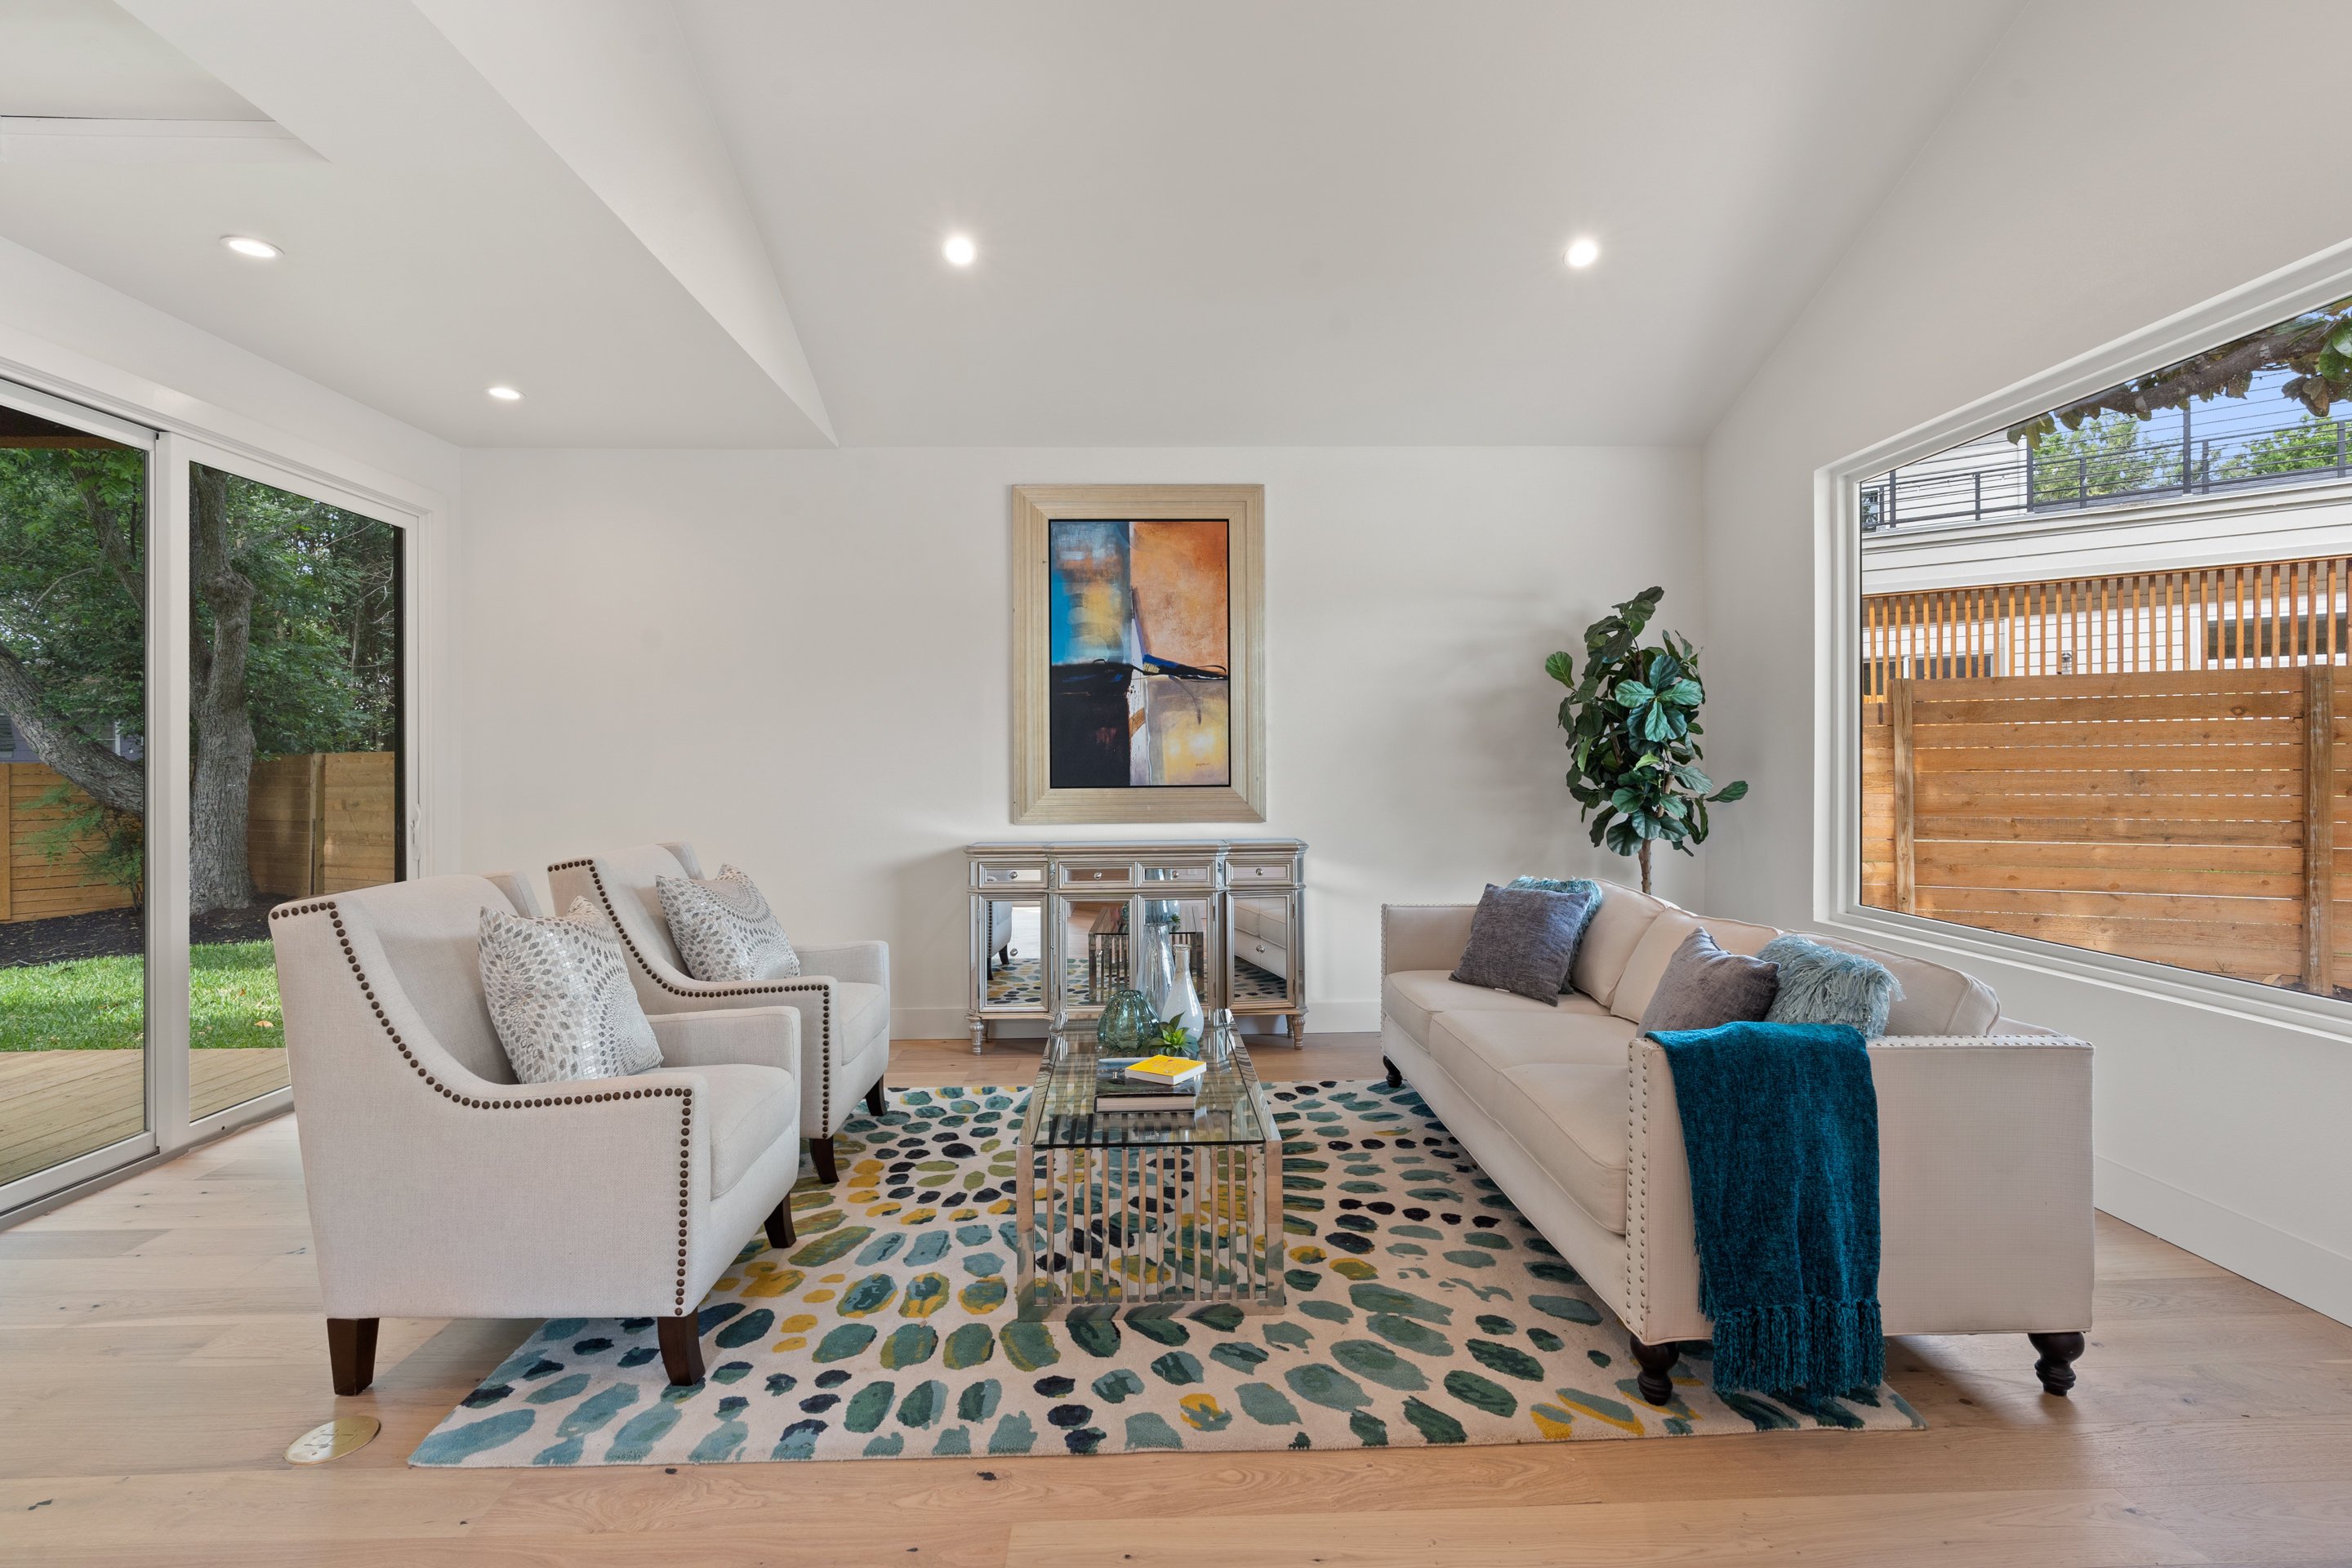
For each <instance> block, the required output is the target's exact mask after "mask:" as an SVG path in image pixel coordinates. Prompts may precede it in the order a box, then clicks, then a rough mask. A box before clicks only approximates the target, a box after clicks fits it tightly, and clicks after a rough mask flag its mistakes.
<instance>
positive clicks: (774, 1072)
mask: <svg viewBox="0 0 2352 1568" xmlns="http://www.w3.org/2000/svg"><path fill="white" fill-rule="evenodd" d="M693 1070H694V1071H695V1072H696V1073H698V1074H699V1075H700V1076H701V1078H702V1079H703V1081H704V1082H706V1083H708V1084H709V1086H710V1109H709V1116H710V1195H711V1196H712V1197H717V1196H719V1194H722V1193H724V1192H726V1191H727V1190H728V1189H729V1188H730V1187H732V1186H733V1185H734V1184H736V1183H737V1182H740V1181H741V1180H742V1179H743V1173H744V1172H746V1171H748V1170H750V1169H751V1166H752V1164H753V1163H755V1162H757V1161H758V1159H759V1158H760V1156H761V1155H762V1154H764V1153H766V1152H768V1151H769V1149H771V1148H772V1147H773V1146H774V1144H775V1142H776V1140H777V1139H779V1138H781V1137H782V1136H783V1135H784V1132H785V1130H786V1129H788V1128H790V1127H791V1126H792V1124H793V1118H794V1117H795V1116H797V1115H799V1114H800V1109H801V1088H800V1085H799V1084H797V1083H795V1082H793V1075H792V1074H790V1073H788V1072H786V1071H784V1069H783V1068H769V1067H757V1066H754V1065H752V1064H751V1063H748V1062H729V1063H723V1064H720V1065H719V1066H715V1067H703V1068H694V1069H693Z"/></svg>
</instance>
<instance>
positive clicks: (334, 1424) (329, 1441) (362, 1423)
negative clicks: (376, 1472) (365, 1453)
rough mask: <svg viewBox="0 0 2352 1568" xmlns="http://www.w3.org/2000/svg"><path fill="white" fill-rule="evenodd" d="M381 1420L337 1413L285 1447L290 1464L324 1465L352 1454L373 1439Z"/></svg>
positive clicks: (378, 1429) (366, 1416) (367, 1416)
mask: <svg viewBox="0 0 2352 1568" xmlns="http://www.w3.org/2000/svg"><path fill="white" fill-rule="evenodd" d="M381 1431H383V1422H381V1421H378V1420H377V1419H376V1418H375V1417H374V1416H373V1415H339V1416H337V1417H336V1418H335V1419H333V1420H332V1421H328V1422H324V1423H321V1424H320V1425H319V1426H313V1427H311V1428H310V1430H309V1431H308V1432H305V1433H303V1434H302V1435H301V1436H299V1437H297V1438H295V1439H294V1441H293V1442H291V1443H289V1444H288V1445H287V1446H286V1462H287V1463H288V1464H289V1465H323V1464H325V1463H326V1462H327V1461H328V1460H329V1459H340V1458H342V1457H343V1456H344V1455H345V1454H355V1453H357V1452H359V1451H360V1450H361V1449H362V1448H364V1447H367V1446H368V1445H369V1444H370V1443H373V1442H374V1441H375V1435H376V1434H377V1433H378V1432H381Z"/></svg>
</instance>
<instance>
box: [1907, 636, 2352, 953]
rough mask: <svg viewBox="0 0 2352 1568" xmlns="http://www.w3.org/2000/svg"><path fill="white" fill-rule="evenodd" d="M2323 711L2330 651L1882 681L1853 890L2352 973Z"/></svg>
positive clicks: (2059, 928)
mask: <svg viewBox="0 0 2352 1568" xmlns="http://www.w3.org/2000/svg"><path fill="white" fill-rule="evenodd" d="M2339 714H2347V715H2352V670H2347V669H2345V668H2340V667H2334V666H2331V665H2327V664H2313V665H2309V666H2305V667H2304V668H2293V667H2283V668H2197V669H2182V670H2178V671H2171V672H2162V673H2137V674H2119V675H2087V676H2086V675H2067V676H1991V677H1969V678H1955V679H1931V680H1918V679H1910V678H1908V677H1906V676H1903V675H1900V674H1895V675H1890V676H1889V678H1888V680H1887V685H1886V690H1885V696H1884V698H1883V699H1881V700H1875V701H1869V702H1865V704H1864V715H1863V728H1862V737H1863V746H1862V765H1863V786H1864V821H1863V856H1862V862H1863V866H1862V880H1863V889H1862V891H1863V899H1864V902H1866V903H1870V904H1873V905H1875V906H1877V907H1879V908H1884V909H1897V910H1907V911H1909V912H1913V913H1917V914H1921V915H1929V916H1933V917H1935V918H1937V919H1941V920H1948V921H1956V922H1958V923H1960V924H1963V925H1969V926H1974V927H1977V928H1979V929H1982V930H1990V931H2010V932H2012V933H2015V934H2017V935H2021V936H2032V937H2040V938H2043V939H2045V940H2048V941H2052V942H2066V943H2069V944H2072V945H2074V946H2077V947H2086V948H2091V949H2094V950H2095V951H2097V952H2112V953H2118V954H2122V955H2125V956H2127V957H2132V958H2142V959H2148V960H2152V961H2155V962H2158V963H2173V964H2179V965H2180V966H2182V967H2184V968H2188V969H2194V970H2199V971H2201V972H2204V973H2220V974H2228V975H2234V976H2237V977H2240V978H2242V979H2249V980H2259V981H2264V982H2268V983H2270V984H2288V985H2299V986H2302V987H2304V988H2305V989H2309V990H2316V991H2322V992H2332V991H2333V990H2334V989H2335V984H2336V975H2337V974H2339V973H2341V974H2343V975H2345V976H2346V977H2347V979H2352V952H2346V951H2345V949H2347V948H2352V909H2347V908H2343V907H2340V904H2339V900H2337V898H2336V889H2337V888H2338V886H2339V885H2340V886H2342V887H2343V888H2344V889H2345V890H2346V891H2347V894H2352V858H2347V857H2352V821H2347V820H2346V819H2347V817H2352V810H2347V796H2346V791H2345V788H2344V782H2345V781H2346V779H2347V777H2352V773H2347V769H2352V718H2339V717H2337V715H2339ZM2338 843H2342V844H2344V845H2346V846H2347V849H2346V850H2345V851H2338V850H2337V849H2336V845H2337V844H2338ZM2339 861H2341V862H2342V864H2341V868H2342V869H2343V870H2344V871H2345V872H2346V877H2345V878H2344V879H2342V881H2341V882H2340V884H2339V879H2337V877H2336V871H2337V869H2338V868H2339ZM2339 933H2343V934H2342V935H2341V936H2339Z"/></svg>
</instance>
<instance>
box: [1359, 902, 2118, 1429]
mask: <svg viewBox="0 0 2352 1568" xmlns="http://www.w3.org/2000/svg"><path fill="white" fill-rule="evenodd" d="M1601 888H1602V892H1603V898H1602V900H1601V908H1600V910H1598V911H1597V912H1596V913H1595V914H1594V916H1593V919H1592V924H1591V927H1590V928H1589V929H1588V930H1587V931H1586V933H1585V936H1584V940H1583V942H1582V944H1581V945H1580V947H1579V948H1578V950H1577V954H1576V962H1575V965H1574V968H1573V970H1572V971H1571V973H1570V984H1572V985H1573V986H1574V988H1575V989H1574V990H1573V991H1572V992H1570V993H1567V994H1562V995H1561V997H1560V999H1559V1005H1558V1006H1557V1007H1551V1006H1546V1005H1543V1004H1542V1003H1539V1002H1532V1001H1529V1000H1528V999H1527V998H1525V997H1521V996H1514V995H1511V994H1507V993H1505V992H1500V991H1488V990H1483V989H1479V988H1476V987H1473V986H1468V985H1461V984H1455V983H1454V981H1453V980H1452V979H1450V978H1448V976H1449V975H1450V974H1451V973H1452V972H1453V970H1454V966H1455V965H1456V963H1458V962H1459V961H1460V959H1461V956H1462V949H1463V946H1464V944H1465V942H1467V941H1468V939H1469V934H1470V917H1471V914H1472V911H1473V909H1474V906H1472V905H1468V904H1461V905H1395V904H1391V905H1388V906H1386V907H1384V908H1383V909H1382V910H1381V1051H1382V1053H1383V1055H1384V1057H1385V1058H1386V1062H1387V1066H1388V1068H1389V1080H1390V1082H1391V1083H1395V1082H1398V1081H1399V1080H1400V1079H1409V1080H1410V1081H1411V1082H1412V1087H1413V1089H1415V1090H1416V1091H1417V1092H1419V1094H1420V1095H1421V1097H1422V1099H1423V1100H1425V1101H1427V1102H1428V1105H1429V1107H1430V1109H1431V1110H1433V1111H1435V1112H1436V1113H1437V1115H1438V1117H1439V1118H1440V1119H1441V1120H1442V1121H1444V1123H1445V1125H1446V1127H1447V1128H1448V1129H1449V1130H1450V1131H1452V1132H1453V1133H1454V1137H1456V1138H1457V1139H1459V1140H1460V1141H1461V1142H1462V1144H1463V1146H1464V1147H1465V1149H1467V1150H1468V1151H1469V1152H1470V1153H1471V1154H1472V1155H1473V1156H1475V1158H1476V1159H1477V1161H1478V1163H1479V1164H1480V1165H1481V1166H1482V1167H1484V1169H1485V1171H1486V1174H1487V1175H1488V1176H1490V1177H1491V1178H1493V1180H1494V1181H1495V1182H1496V1184H1497V1185H1499V1186H1500V1187H1501V1188H1502V1189H1503V1191H1504V1192H1505V1193H1506V1194H1508V1195H1509V1197H1510V1199H1511V1201H1512V1202H1513V1203H1514V1204H1516V1205H1518V1208H1519V1211H1520V1212H1521V1213H1522V1214H1524V1215H1527V1217H1528V1220H1529V1221H1531V1222H1532V1223H1533V1224H1534V1225H1535V1226H1536V1227H1537V1228H1538V1230H1540V1231H1542V1232H1543V1234H1544V1236H1545V1237H1547V1238H1549V1240H1550V1241H1551V1243H1552V1244H1553V1245H1554V1246H1556V1247H1559V1251H1560V1253H1561V1255H1562V1256H1563V1257H1564V1258H1566V1259H1567V1260H1568V1262H1569V1263H1570V1265H1571V1266H1573V1267H1574V1268H1576V1270H1577V1272H1579V1273H1580V1274H1581V1275H1582V1276H1583V1277H1584V1279H1585V1282H1586V1283H1587V1284H1589V1285H1591V1287H1592V1289H1594V1291H1595V1292H1596V1293H1598V1294H1599V1295H1600V1296H1601V1299H1602V1300H1604V1301H1606V1302H1607V1303H1608V1304H1609V1306H1610V1308H1611V1309H1612V1310H1614V1311H1615V1312H1616V1313H1617V1315H1618V1317H1619V1318H1620V1319H1622V1321H1624V1323H1625V1325H1626V1327H1627V1328H1628V1329H1629V1330H1630V1331H1632V1334H1633V1353H1634V1357H1635V1359H1636V1361H1637V1362H1639V1363H1640V1364H1641V1367H1642V1373H1641V1384H1640V1385H1641V1389H1642V1392H1643V1396H1644V1397H1646V1398H1648V1399H1649V1400H1650V1401H1651V1402H1652V1403H1653V1404H1659V1405H1663V1404H1664V1403H1665V1402H1666V1400H1667V1399H1668V1398H1669V1397H1671V1394H1672V1383H1671V1380H1670V1377H1669V1373H1670V1372H1671V1370H1672V1368H1673V1366H1674V1363H1675V1359H1676V1354H1677V1352H1676V1343H1677V1342H1680V1341H1685V1340H1704V1339H1706V1338H1707V1337H1709V1333H1710V1329H1711V1325H1710V1324H1709V1322H1708V1321H1707V1318H1706V1314H1704V1313H1703V1312H1701V1311H1700V1310H1699V1306H1698V1250H1697V1244H1696V1240H1695V1239H1694V1237H1693V1235H1692V1229H1691V1195H1690V1169H1689V1166H1688V1164H1687V1163H1686V1161H1685V1155H1684V1151H1683V1133H1682V1125H1681V1120H1680V1117H1679V1114H1678V1112H1677V1110H1676V1109H1675V1083H1674V1075H1673V1074H1672V1072H1671V1071H1670V1070H1669V1069H1668V1068H1667V1065H1666V1056H1665V1052H1664V1049H1663V1048H1662V1047H1659V1046H1658V1044H1657V1043H1656V1042H1655V1041H1654V1040H1650V1039H1648V1038H1646V1037H1642V1036H1641V1035H1640V1032H1639V1030H1638V1027H1637V1022H1638V1020H1639V1019H1640V1017H1641V1016H1642V1009H1643V1007H1644V1006H1645V1005H1648V1003H1649V1000H1650V997H1651V994H1652V993H1654V991H1655V990H1656V989H1657V985H1658V981H1659V977H1660V976H1661V975H1662V974H1664V972H1665V967H1666V961H1667V960H1668V959H1669V958H1670V957H1671V956H1672V955H1673V953H1674V951H1675V948H1676V947H1678V946H1679V945H1681V943H1682V941H1683V938H1684V937H1685V935H1687V934H1688V933H1689V932H1690V931H1692V930H1694V929H1695V928H1697V927H1699V926H1705V927H1706V930H1707V931H1708V932H1709V933H1710V934H1711V935H1713V937H1714V938H1715V940H1716V941H1717V942H1718V943H1720V944H1721V945H1722V946H1723V947H1724V948H1725V949H1726V950H1727V951H1730V952H1746V953H1752V952H1757V951H1758V950H1759V949H1760V948H1762V947H1763V945H1764V944H1765V943H1766V942H1769V941H1771V940H1772V939H1773V938H1774V937H1776V936H1779V935H1780V934H1781V933H1780V931H1777V930H1775V929H1773V928H1772V927H1770V926H1761V925H1753V924H1750V923H1748V922H1746V921H1729V920H1717V919H1714V918H1710V917H1704V916H1698V915H1694V914H1691V913H1689V912H1687V911H1685V910H1681V909H1678V908H1676V907H1675V905H1673V904H1670V903H1667V902H1665V901H1664V900H1660V899H1654V898H1651V897H1648V896H1646V895H1644V894H1642V893H1639V892H1636V891H1634V890H1633V889H1630V888H1622V887H1619V886H1617V885H1616V884H1614V883H1609V882H1604V883H1602V884H1601ZM1808 934H1811V933H1808ZM1814 940H1816V941H1822V942H1829V944H1830V945H1832V946H1835V947H1843V948H1847V949H1849V950H1850V951H1853V952H1867V953H1869V954H1870V956H1872V957H1873V958H1875V959H1877V960H1878V961H1879V962H1880V963H1884V964H1885V965H1886V966H1887V968H1889V969H1891V970H1893V971H1894V972H1895V977H1896V979H1897V980H1898V981H1899V982H1900V983H1901V984H1902V986H1903V997H1902V999H1901V1000H1900V1001H1898V1002H1896V1003H1895V1007H1894V1010H1893V1011H1892V1013H1890V1014H1889V1016H1888V1017H1887V1033H1886V1036H1885V1037H1884V1038H1881V1039H1875V1040H1873V1041H1872V1042H1871V1043H1870V1058H1871V1071H1872V1077H1873V1079H1874V1083H1875V1085H1876V1088H1877V1091H1878V1125H1879V1206H1880V1228H1881V1237H1882V1245H1881V1264H1880V1269H1879V1280H1878V1294H1879V1302H1880V1306H1881V1310H1882V1311H1883V1313H1884V1317H1885V1325H1886V1331H1887V1332H1888V1333H1890V1334H1964V1333H1993V1332H2016V1331H2023V1332H2025V1333H2027V1334H2028V1335H2029V1336H2030V1337H2031V1338H2032V1342H2033V1344H2034V1347H2035V1348H2036V1350H2037V1351H2038V1352H2040V1358H2039V1360H2038V1362H2037V1363H2036V1365H2035V1371H2036V1372H2037V1373H2039V1374H2040V1376H2041V1379H2042V1386H2043V1388H2045V1389H2046V1390H2048V1391H2049V1392H2050V1393H2052V1394H2064V1393H2065V1392H2066V1391H2067V1389H2068V1388H2070V1387H2071V1386H2073V1384H2074V1368H2073V1366H2072V1365H2071V1364H2070V1363H2072V1362H2073V1361H2074V1359H2075V1358H2076V1357H2078V1356H2080V1355H2081V1354H2082V1352H2083V1343H2084V1341H2083V1331H2084V1330H2085V1329H2087V1328H2088V1327H2089V1326H2090V1322H2091V1286H2092V1236H2091V1221H2092V1214H2091V1047H2089V1046H2088V1045H2086V1044H2084V1042H2082V1041H2080V1040H2074V1039H2067V1038H2063V1037H2059V1036H2056V1035H2053V1034H2051V1033H2050V1032H2049V1031H2047V1030H2044V1029H2041V1028H2038V1027H2036V1026H2032V1025H2030V1024H2021V1023H2017V1022H2015V1021H2014V1020H2011V1019H2006V1018H2003V1017H2002V1016H2000V1000H1999V998H1997V997H1996V996H1994V995H1993V994H1992V992H1991V991H1990V989H1988V988H1987V987H1986V986H1985V985H1984V984H1981V983H1980V982H1979V981H1977V980H1974V979H1972V978H1970V977H1969V976H1968V975H1966V974H1963V973H1960V972H1959V971H1958V970H1956V969H1949V968H1947V967H1945V966H1944V965H1942V964H1937V963H1927V962H1925V961H1923V960H1920V959H1916V958H1906V957H1903V956H1901V955H1899V954H1895V953H1891V952H1880V951H1878V950H1876V949H1874V948H1864V947H1859V946H1856V945H1854V944H1853V943H1849V942H1836V941H1832V939H1829V938H1826V937H1821V936H1815V937H1814Z"/></svg>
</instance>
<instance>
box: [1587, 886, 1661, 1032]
mask: <svg viewBox="0 0 2352 1568" xmlns="http://www.w3.org/2000/svg"><path fill="white" fill-rule="evenodd" d="M1673 908H1674V905H1672V904H1670V903H1668V902H1666V901H1665V900H1664V899H1654V898H1652V897H1650V895H1649V894H1647V893H1637V892H1635V891H1634V890H1633V889H1631V888H1625V887H1620V886H1619V885H1618V884H1616V883H1615V882H1603V883H1601V907H1600V908H1599V909H1597V910H1593V911H1592V921H1591V924H1590V925H1587V926H1586V927H1585V928H1584V940H1583V941H1582V942H1579V943H1577V945H1576V962H1575V963H1572V964H1570V966H1569V971H1568V978H1569V981H1570V984H1573V985H1574V986H1575V987H1576V988H1577V989H1578V990H1579V991H1581V992H1583V993H1584V994H1586V995H1587V996H1590V997H1591V998H1592V999H1593V1000H1594V1001H1595V1002H1598V1003H1600V1004H1601V1005H1602V1006H1603V1007H1606V1006H1608V1005H1610V1004H1611V1002H1612V1000H1614V998H1615V994H1616V991H1617V981H1618V977H1619V976H1620V975H1622V974H1623V973H1625V961H1626V960H1627V959H1629V958H1631V957H1633V949H1634V948H1635V947H1636V946H1637V945H1638V944H1639V943H1640V942H1641V940H1642V934H1643V932H1644V931H1648V930H1649V929H1650V922H1651V921H1654V920H1656V919H1657V918H1658V916H1659V915H1660V914H1662V913H1663V912H1664V911H1665V910H1671V909H1673ZM1634 1016H1636V1017H1639V1016H1641V1015H1640V1014H1638V1013H1636V1014H1635V1015H1634Z"/></svg>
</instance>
